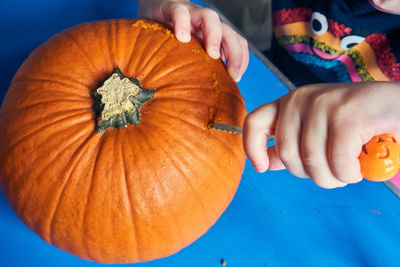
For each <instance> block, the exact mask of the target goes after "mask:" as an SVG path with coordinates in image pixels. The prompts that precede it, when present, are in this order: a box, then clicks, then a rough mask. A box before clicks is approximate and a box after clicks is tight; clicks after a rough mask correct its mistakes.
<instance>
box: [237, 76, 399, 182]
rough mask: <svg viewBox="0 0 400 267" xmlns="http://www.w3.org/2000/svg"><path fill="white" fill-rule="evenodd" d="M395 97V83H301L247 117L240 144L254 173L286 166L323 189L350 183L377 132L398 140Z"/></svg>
mask: <svg viewBox="0 0 400 267" xmlns="http://www.w3.org/2000/svg"><path fill="white" fill-rule="evenodd" d="M399 99H400V83H399V82H361V83H342V84H315V85H308V86H304V87H300V88H298V89H296V90H295V91H293V92H291V93H289V94H287V95H285V96H283V97H282V98H280V99H278V100H276V101H275V102H272V103H268V104H265V105H263V106H260V107H259V108H257V109H256V110H254V111H253V112H252V113H250V114H249V115H248V116H247V118H246V120H245V124H244V129H243V130H244V133H243V143H244V149H245V152H246V154H247V156H248V158H249V160H250V162H251V163H252V164H253V166H254V168H255V169H256V170H257V171H259V172H264V171H265V170H267V169H270V170H278V169H282V168H287V169H288V170H289V171H290V172H291V173H293V174H294V175H296V176H298V177H303V178H305V177H311V178H312V179H313V181H314V182H315V183H316V184H317V185H319V186H321V187H325V188H334V187H341V186H345V185H346V184H348V183H355V182H358V181H360V180H361V179H362V177H361V173H360V164H359V161H358V156H359V154H360V152H361V148H362V145H363V144H365V143H367V142H368V141H369V140H370V139H371V138H372V137H373V136H375V135H378V134H382V133H391V134H393V136H394V137H395V138H396V139H397V140H400V139H399V138H400V104H399ZM270 135H275V143H276V145H275V148H274V147H272V148H269V149H268V152H267V150H266V143H267V136H270Z"/></svg>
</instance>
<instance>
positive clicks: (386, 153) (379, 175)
mask: <svg viewBox="0 0 400 267" xmlns="http://www.w3.org/2000/svg"><path fill="white" fill-rule="evenodd" d="M359 160H360V165H361V173H362V175H363V177H364V178H365V179H368V180H371V181H386V180H388V179H390V178H392V177H393V176H395V175H396V174H397V172H398V171H399V168H400V146H399V144H398V143H397V142H396V139H395V138H394V137H393V136H392V135H390V134H382V135H379V136H375V137H373V138H372V139H371V140H370V141H369V142H368V143H367V144H365V145H364V146H363V148H362V151H361V153H360V156H359Z"/></svg>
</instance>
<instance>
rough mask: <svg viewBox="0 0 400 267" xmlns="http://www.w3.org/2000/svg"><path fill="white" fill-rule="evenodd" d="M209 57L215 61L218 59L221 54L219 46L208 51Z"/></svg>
mask: <svg viewBox="0 0 400 267" xmlns="http://www.w3.org/2000/svg"><path fill="white" fill-rule="evenodd" d="M208 55H209V56H210V57H212V58H214V59H218V58H219V56H220V54H219V46H213V47H211V49H209V51H208Z"/></svg>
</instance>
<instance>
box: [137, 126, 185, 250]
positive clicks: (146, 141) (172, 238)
mask: <svg viewBox="0 0 400 267" xmlns="http://www.w3.org/2000/svg"><path fill="white" fill-rule="evenodd" d="M140 136H141V138H143V142H142V146H147V147H148V148H149V149H148V151H153V150H157V149H159V148H161V147H157V146H154V145H153V144H152V142H151V141H154V142H156V139H151V141H150V140H149V138H148V134H146V133H144V134H141V135H140ZM143 150H146V149H145V148H144V149H143ZM146 159H147V162H149V165H150V164H151V162H150V160H149V158H146ZM149 170H151V171H152V172H153V173H154V175H152V177H154V178H155V179H154V180H155V181H156V182H157V184H158V186H157V191H159V192H160V193H161V194H162V196H163V197H161V198H162V199H167V198H165V196H167V193H166V192H165V188H164V184H163V183H162V182H161V180H160V178H159V177H158V175H156V174H157V173H156V171H155V169H154V168H150V169H149ZM170 217H171V219H173V220H174V221H175V223H174V224H172V223H169V226H172V227H173V228H174V229H175V230H174V231H173V232H174V233H176V232H178V231H177V229H178V228H177V223H176V219H175V218H174V216H170ZM162 232H163V231H162ZM169 237H170V241H172V242H173V249H172V251H174V252H176V251H178V250H179V249H177V247H176V243H177V242H176V241H177V238H176V237H175V236H173V235H169ZM157 245H158V244H157ZM171 246H172V245H171V244H170V247H169V248H168V249H169V252H170V251H171ZM157 249H158V250H159V251H160V252H161V248H160V247H159V246H157ZM162 252H163V253H162V254H164V255H165V251H162ZM169 254H171V253H169ZM165 256H167V255H165Z"/></svg>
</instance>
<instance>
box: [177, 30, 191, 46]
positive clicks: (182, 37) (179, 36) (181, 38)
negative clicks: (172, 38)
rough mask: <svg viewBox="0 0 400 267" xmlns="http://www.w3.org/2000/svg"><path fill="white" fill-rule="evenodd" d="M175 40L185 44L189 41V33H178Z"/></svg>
mask: <svg viewBox="0 0 400 267" xmlns="http://www.w3.org/2000/svg"><path fill="white" fill-rule="evenodd" d="M176 39H178V40H179V41H181V42H183V43H187V42H189V41H190V33H188V32H187V31H179V32H177V34H176Z"/></svg>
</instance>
